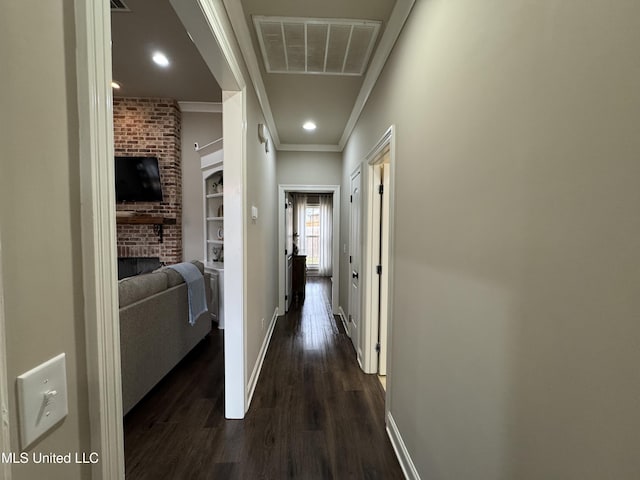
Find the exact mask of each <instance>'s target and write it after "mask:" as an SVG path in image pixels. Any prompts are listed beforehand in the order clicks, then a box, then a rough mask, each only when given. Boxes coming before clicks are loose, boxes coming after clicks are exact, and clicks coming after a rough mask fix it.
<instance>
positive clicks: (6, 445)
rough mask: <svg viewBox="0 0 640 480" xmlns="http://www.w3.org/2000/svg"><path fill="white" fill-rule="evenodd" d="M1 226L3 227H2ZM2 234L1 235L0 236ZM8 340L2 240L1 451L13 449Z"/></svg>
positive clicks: (6, 475) (7, 471)
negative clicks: (5, 320)
mask: <svg viewBox="0 0 640 480" xmlns="http://www.w3.org/2000/svg"><path fill="white" fill-rule="evenodd" d="M0 228H1V227H0ZM1 237H2V235H0V238H1ZM7 385H8V377H7V342H6V335H5V327H4V287H3V281H2V243H1V241H0V452H2V453H8V452H10V451H11V437H10V428H9V426H10V424H9V389H8V388H7ZM1 464H2V465H1V467H0V479H2V480H11V462H1Z"/></svg>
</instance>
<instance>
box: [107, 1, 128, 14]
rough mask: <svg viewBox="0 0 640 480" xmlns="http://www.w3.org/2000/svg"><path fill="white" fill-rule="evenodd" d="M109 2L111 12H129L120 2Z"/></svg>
mask: <svg viewBox="0 0 640 480" xmlns="http://www.w3.org/2000/svg"><path fill="white" fill-rule="evenodd" d="M110 2H111V11H112V12H130V11H131V10H129V7H127V6H126V5H125V4H124V2H123V1H122V0H110Z"/></svg>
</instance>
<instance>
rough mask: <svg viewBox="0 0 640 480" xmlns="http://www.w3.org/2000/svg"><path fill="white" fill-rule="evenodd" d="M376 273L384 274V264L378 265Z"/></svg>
mask: <svg viewBox="0 0 640 480" xmlns="http://www.w3.org/2000/svg"><path fill="white" fill-rule="evenodd" d="M376 273H377V274H378V275H382V265H378V266H377V267H376Z"/></svg>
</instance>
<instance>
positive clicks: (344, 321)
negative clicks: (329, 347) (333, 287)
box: [338, 306, 351, 338]
mask: <svg viewBox="0 0 640 480" xmlns="http://www.w3.org/2000/svg"><path fill="white" fill-rule="evenodd" d="M338 315H340V320H342V326H343V327H344V330H345V332H346V333H347V337H349V338H351V336H350V335H349V327H348V326H347V314H346V313H344V310H343V309H342V307H341V306H340V307H338Z"/></svg>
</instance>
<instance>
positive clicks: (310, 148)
mask: <svg viewBox="0 0 640 480" xmlns="http://www.w3.org/2000/svg"><path fill="white" fill-rule="evenodd" d="M175 1H177V0H172V2H175ZM209 1H211V0H209ZM218 1H220V0H218ZM223 1H224V5H225V7H226V8H227V13H228V15H229V20H230V22H231V25H232V26H233V30H234V31H235V34H236V38H237V40H238V45H239V46H240V50H241V52H242V56H243V57H244V61H245V64H246V66H247V70H248V71H249V77H250V78H251V81H252V83H253V86H254V88H255V90H256V95H257V97H258V102H259V103H260V106H261V107H262V111H263V113H264V116H265V121H266V123H267V125H268V127H269V132H270V133H271V136H272V138H273V143H274V145H275V147H276V150H280V151H301V152H342V150H343V149H344V146H345V145H346V143H347V140H348V139H349V137H350V136H351V132H353V129H354V128H355V125H356V122H357V121H358V118H359V117H360V114H361V113H362V110H363V109H364V106H365V105H366V103H367V100H368V99H369V95H371V92H372V91H373V88H374V86H375V84H376V82H377V81H378V77H379V76H380V73H381V72H382V69H383V67H384V65H385V63H386V61H387V58H389V55H390V54H391V50H392V49H393V46H394V45H395V42H396V40H397V39H398V37H399V36H400V32H401V31H402V27H403V26H404V23H405V22H406V20H407V18H408V17H409V13H411V9H412V8H413V5H414V3H415V0H398V1H397V2H396V4H395V6H394V8H393V10H392V12H391V16H390V17H389V21H388V22H387V25H386V28H385V29H384V32H383V34H382V37H381V38H380V41H379V45H378V47H377V48H376V50H375V52H374V54H373V57H372V58H371V63H370V65H369V68H368V69H367V72H366V74H365V76H364V80H363V82H362V87H361V88H360V92H359V93H358V96H357V98H356V101H355V103H354V106H353V109H352V111H351V115H350V116H349V119H348V121H347V123H346V125H345V128H344V131H343V133H342V137H341V138H340V141H339V142H338V144H337V145H304V144H301V145H296V144H283V143H280V136H279V134H278V129H277V126H276V122H275V119H274V117H273V112H272V110H271V105H270V103H269V98H268V96H267V91H266V87H265V85H264V80H263V78H262V73H261V70H260V66H259V63H258V56H257V53H256V51H255V49H254V48H253V42H252V40H251V32H250V31H249V27H248V26H247V21H246V15H245V13H244V10H243V8H242V4H241V2H238V1H236V0H223ZM316 148H319V149H317V150H316ZM325 148H326V149H325Z"/></svg>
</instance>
